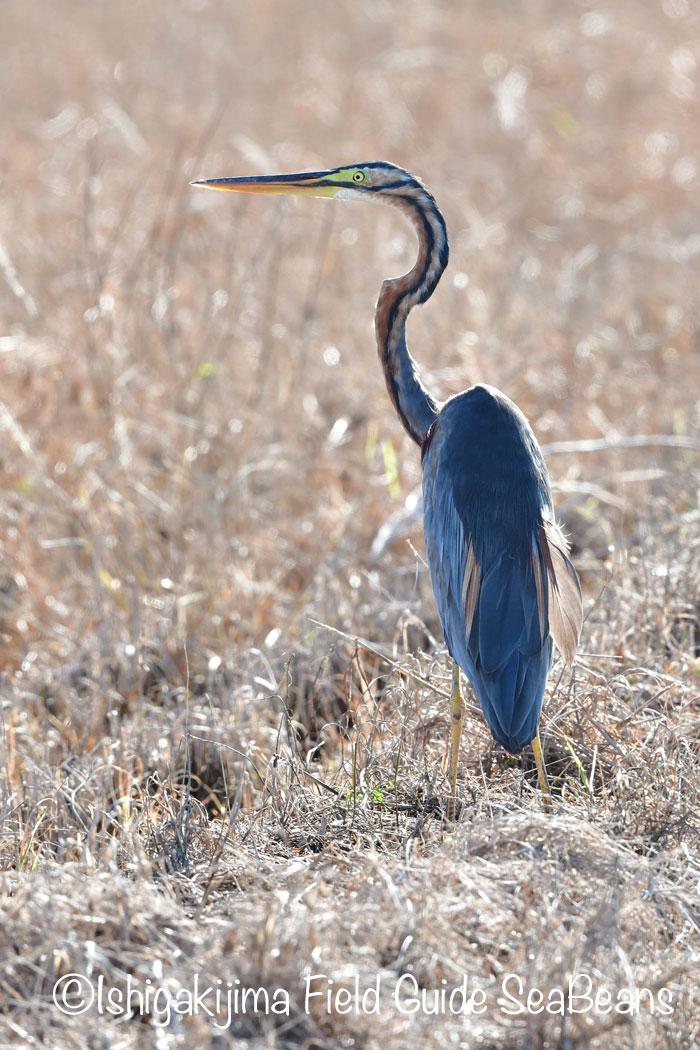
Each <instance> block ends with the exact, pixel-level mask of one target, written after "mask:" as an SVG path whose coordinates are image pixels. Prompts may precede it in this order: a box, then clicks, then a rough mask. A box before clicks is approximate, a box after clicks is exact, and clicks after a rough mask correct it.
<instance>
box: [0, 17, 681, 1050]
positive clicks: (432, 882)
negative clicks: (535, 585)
mask: <svg viewBox="0 0 700 1050" xmlns="http://www.w3.org/2000/svg"><path fill="white" fill-rule="evenodd" d="M251 11H252V8H250V9H248V7H247V6H246V5H233V4H230V5H229V4H225V3H224V2H223V0H210V2H209V3H206V2H202V3H195V2H189V0H188V2H181V3H176V4H175V5H173V4H169V5H165V4H161V3H152V4H150V5H146V6H144V5H143V4H136V3H135V2H134V0H124V2H123V3H120V4H116V5H105V4H98V3H88V2H87V0H83V2H82V3H77V4H72V5H60V4H53V5H50V4H48V3H39V4H35V5H26V4H25V5H22V6H20V5H3V8H2V10H0V38H1V39H2V40H3V41H4V42H5V45H6V46H5V49H4V51H5V55H4V58H3V61H2V63H0V92H1V93H2V98H3V102H4V105H3V114H4V118H5V134H4V145H5V149H4V161H3V164H2V170H1V172H0V183H1V186H2V195H1V199H0V316H1V317H2V331H0V442H1V444H0V457H1V463H2V485H1V491H0V518H1V521H2V532H1V536H2V540H1V544H0V638H1V640H2V646H1V648H0V683H1V690H2V691H1V695H0V699H1V702H2V712H1V717H2V721H1V723H0V863H1V864H2V869H3V876H2V893H3V922H2V927H1V929H0V966H1V978H0V1041H1V1045H3V1046H4V1045H9V1044H10V1043H12V1045H27V1046H51V1047H53V1046H57V1047H58V1046H60V1047H76V1048H78V1047H80V1048H82V1047H85V1046H94V1047H98V1046H99V1047H102V1046H104V1047H107V1046H113V1047H117V1046H118V1047H151V1046H153V1047H158V1048H162V1047H171V1046H175V1045H184V1046H201V1047H212V1048H214V1047H224V1046H234V1045H235V1046H238V1045H245V1046H250V1047H251V1048H253V1047H254V1048H262V1047H273V1046H274V1047H280V1048H282V1047H306V1048H307V1050H311V1048H317V1050H319V1048H321V1047H324V1048H325V1047H333V1048H340V1047H348V1046H355V1047H363V1048H368V1050H369V1048H382V1050H385V1048H396V1050H399V1048H400V1050H403V1048H404V1047H406V1046H407V1045H412V1046H428V1045H430V1046H440V1047H443V1046H444V1047H447V1046H450V1047H465V1048H467V1047H469V1048H471V1047H476V1046H480V1047H483V1048H496V1047H499V1048H506V1050H515V1048H532V1050H534V1048H543V1047H551V1048H554V1047H556V1048H562V1050H565V1048H566V1050H569V1048H577V1050H578V1048H579V1047H590V1048H592V1050H594V1048H595V1050H603V1048H605V1050H608V1048H610V1050H617V1048H629V1047H639V1048H644V1050H656V1048H661V1047H667V1046H669V1047H691V1046H696V1045H698V1043H699V1041H700V1009H699V1007H698V999H697V981H698V978H699V976H700V966H699V964H698V959H699V958H700V954H699V953H700V946H699V944H698V925H699V922H700V918H699V910H698V889H697V888H698V884H699V880H700V862H699V854H698V834H699V832H700V819H699V818H698V813H699V812H700V776H699V775H698V752H699V750H700V696H699V693H700V690H699V688H698V681H699V679H698V673H699V672H700V593H699V592H698V579H700V539H699V538H698V536H699V531H698V523H699V522H700V510H699V508H698V491H700V486H699V482H700V476H699V472H698V453H697V445H696V448H695V449H694V448H693V447H692V445H693V440H695V441H696V442H700V419H699V415H700V402H698V389H700V386H699V380H700V354H699V353H698V350H699V342H700V306H699V300H698V288H699V287H700V234H699V233H698V202H699V195H700V171H698V161H697V158H698V156H699V155H700V113H699V111H698V110H699V107H698V90H699V83H698V77H699V74H698V62H699V61H700V15H698V12H697V10H696V8H695V7H694V5H693V4H691V3H685V2H684V0H668V2H666V0H664V3H663V4H661V3H659V4H656V3H655V4H638V3H635V2H634V0H619V2H618V3H616V4H614V5H610V6H609V7H608V8H606V9H605V10H600V11H599V10H596V9H595V8H593V7H592V6H591V5H590V4H588V3H584V2H581V3H575V4H574V3H570V4H560V3H555V2H554V0H536V2H528V3H524V2H523V3H507V2H505V0H503V2H500V0H497V2H495V3H494V2H491V3H489V4H464V5H460V4H457V3H451V4H448V3H438V2H436V0H429V2H426V0H420V2H418V0H416V2H413V0H410V2H407V3H403V4H398V3H396V2H394V0H387V2H384V3H377V2H372V3H356V4H346V3H340V4H338V3H333V4H331V3H330V2H329V0H321V3H320V4H315V5H305V6H299V5H291V4H290V5H284V4H282V3H280V2H276V3H275V2H273V3H270V4H262V3H261V4H258V5H256V7H255V14H252V13H251ZM382 156H383V157H386V158H387V159H390V160H393V161H395V162H397V163H400V164H405V165H406V166H408V167H410V168H412V169H413V170H415V171H416V172H418V173H419V174H420V175H421V176H423V177H424V178H425V180H426V182H427V183H428V184H429V186H430V187H431V189H433V190H434V191H435V193H436V195H437V197H438V200H439V201H440V203H441V204H442V206H443V208H444V211H445V214H446V217H447V220H448V225H449V228H450V230H451V234H452V259H451V265H450V269H449V270H448V272H447V274H446V276H445V278H444V280H443V282H442V284H441V286H440V288H439V289H438V291H437V293H436V295H435V296H434V299H433V301H432V302H431V303H430V304H429V305H428V306H427V307H426V309H425V310H424V311H421V312H419V316H417V317H416V318H415V320H413V321H412V322H411V337H412V343H413V346H414V348H415V352H416V356H417V357H418V358H419V359H420V361H421V363H422V365H423V367H424V371H425V375H426V378H427V379H428V381H429V383H430V385H431V387H432V388H433V389H435V390H436V392H437V393H438V394H440V395H442V396H446V395H448V394H450V393H452V392H455V391H456V390H459V389H460V388H463V387H464V386H466V385H468V384H469V383H470V382H474V381H480V380H486V381H488V382H491V383H494V384H495V385H497V386H500V387H501V388H502V389H504V390H505V391H506V392H507V393H508V394H509V395H511V396H512V397H514V399H515V400H517V402H518V403H519V404H520V405H521V407H522V408H523V409H524V410H525V411H526V413H527V414H528V415H529V417H530V419H531V421H532V423H533V425H534V427H535V430H536V432H537V434H538V437H539V438H540V440H541V442H542V444H543V445H545V446H552V453H551V455H550V459H549V463H550V470H551V474H552V480H553V483H554V486H555V491H556V494H557V501H558V509H559V513H560V516H561V517H562V518H563V520H564V522H565V524H566V526H567V528H568V530H569V532H570V533H571V535H572V540H573V544H574V555H575V561H576V564H577V566H578V568H579V571H580V574H581V578H582V581H583V585H584V590H585V604H586V611H587V620H586V625H585V629H584V638H583V641H582V652H583V655H582V656H581V658H580V661H579V663H578V664H577V667H576V669H575V673H574V675H573V676H572V675H570V674H569V673H568V672H566V673H564V672H563V671H562V668H561V666H560V665H557V666H556V668H555V671H554V673H553V675H552V679H551V683H550V689H549V693H548V699H547V702H546V708H545V717H544V719H543V730H544V744H545V751H546V758H547V763H548V767H549V769H550V771H551V774H552V779H553V782H554V787H555V789H556V792H557V801H556V805H555V812H554V814H553V815H552V816H551V817H549V816H547V815H546V814H544V813H543V812H542V810H541V803H540V799H539V797H538V793H537V790H536V777H535V776H534V772H533V770H532V768H531V766H530V764H529V763H528V761H524V762H523V763H520V762H516V761H513V760H507V759H506V758H505V757H504V756H503V754H502V753H499V752H498V751H497V750H496V749H493V748H492V747H491V745H490V740H489V737H488V733H487V732H486V730H485V728H484V725H483V722H482V720H481V719H480V717H479V716H478V715H477V714H474V715H473V716H470V718H469V719H468V722H467V729H466V732H465V736H464V742H463V752H462V762H461V770H460V777H461V779H460V790H461V793H462V797H463V800H464V805H463V811H462V815H461V820H460V822H459V824H458V825H457V826H456V827H455V828H454V829H448V828H446V827H445V826H444V824H443V822H442V820H441V817H440V805H439V801H440V799H441V798H442V797H444V794H445V787H446V784H445V776H444V772H445V771H444V768H443V765H442V756H443V749H444V744H445V740H446V735H447V728H448V727H447V718H446V703H445V699H444V693H445V691H446V689H447V688H448V669H447V663H446V659H445V653H444V650H443V649H442V648H441V646H442V640H441V635H440V631H439V624H438V621H437V617H436V614H435V610H434V605H433V601H432V597H431V595H430V587H429V581H428V579H427V574H426V570H425V566H424V564H423V562H422V560H421V557H420V548H421V542H422V541H421V538H420V525H419V524H418V523H416V522H414V523H413V524H411V522H410V517H409V516H406V520H405V522H404V524H405V526H406V529H407V537H408V540H409V543H407V542H406V539H405V538H396V539H395V540H394V542H393V543H391V544H389V546H388V547H387V548H386V549H385V550H384V551H383V553H381V554H380V555H378V556H374V555H372V553H371V549H372V543H373V540H374V538H375V536H376V535H377V532H378V530H379V529H380V527H381V526H382V525H383V524H384V523H385V522H386V521H387V520H389V519H390V518H391V516H392V514H395V513H396V512H397V511H399V510H400V509H401V507H402V506H403V502H404V500H405V499H406V497H407V496H408V495H409V493H411V491H412V490H413V489H414V488H415V486H416V485H417V483H418V481H419V463H418V457H417V455H416V452H415V450H414V448H413V447H412V446H411V445H410V443H409V441H408V439H406V438H405V437H404V436H403V434H402V431H401V429H400V425H399V423H398V421H397V420H396V419H395V418H394V417H393V415H392V412H391V410H390V405H389V403H388V400H387V397H386V393H385V391H384V388H383V383H382V380H381V375H380V372H379V368H378V365H377V364H376V363H375V361H374V356H373V355H374V351H373V334H372V327H371V322H372V303H373V301H374V298H375V296H376V292H377V289H378V286H379V283H380V280H381V278H382V277H383V276H385V275H386V274H387V273H389V272H393V273H396V272H399V271H401V268H402V267H405V266H407V265H408V264H410V261H411V257H412V252H413V244H412V240H411V235H410V231H407V230H406V229H404V227H403V226H402V225H401V224H400V220H399V219H398V218H397V217H396V216H394V215H392V214H391V213H389V212H387V213H385V211H384V210H382V211H379V210H376V211H374V210H372V209H364V210H363V209H361V208H355V207H352V206H343V205H340V204H330V205H329V204H326V203H325V202H321V201H298V202H291V203H290V202H277V201H274V200H272V199H267V200H254V201H245V200H236V199H231V200H229V199H224V198H223V197H219V196H218V195H214V194H209V195H208V194H204V193H196V192H195V191H192V190H190V189H189V187H188V180H189V179H190V178H194V177H207V176H216V175H222V174H246V173H253V172H258V171H266V170H268V171H275V170H285V169H286V170H295V169H301V168H306V167H309V168H311V167H316V166H319V165H324V166H325V165H333V164H337V163H342V162H345V161H347V162H352V161H357V160H368V159H373V158H375V157H382ZM465 275H467V276H468V280H467V276H465ZM640 434H660V435H665V436H667V437H668V436H670V437H672V438H673V437H674V436H675V438H677V439H678V442H677V444H675V445H674V444H666V445H665V446H664V445H661V444H659V445H654V444H651V445H648V446H645V447H640V448H634V447H626V446H625V444H624V442H623V443H622V444H619V445H618V444H616V442H617V439H618V438H627V437H630V436H634V435H640ZM600 438H603V439H606V441H607V444H608V446H609V447H607V448H604V449H602V450H600V449H599V450H597V451H590V450H588V451H586V450H584V449H583V448H581V450H579V451H573V452H572V451H568V452H566V451H564V452H562V451H561V450H559V451H557V449H556V446H557V444H558V443H559V442H562V441H571V440H575V441H580V442H585V441H589V440H593V439H600ZM681 439H685V444H683V441H682V440H681ZM399 516H400V517H401V515H399ZM397 535H398V533H397ZM319 624H325V625H327V627H323V626H319ZM338 632H339V633H338ZM356 638H361V639H364V640H365V641H366V643H367V644H366V645H359V646H357V645H356V643H355V641H354V640H355V639H356ZM74 972H77V973H81V974H84V975H86V976H89V977H90V978H91V979H92V980H94V981H95V982H96V981H97V979H98V977H100V976H102V977H103V978H104V982H105V986H106V987H111V988H116V989H122V990H123V989H125V988H126V987H127V983H128V981H129V980H131V981H132V983H133V986H134V987H137V988H139V989H141V990H143V989H145V988H146V987H148V985H147V982H148V981H149V980H150V981H151V986H152V987H156V986H157V987H165V988H167V989H168V990H169V992H170V994H171V995H176V994H177V992H178V989H182V988H191V986H192V981H193V975H194V974H195V973H199V974H200V975H201V980H202V982H207V981H208V982H209V983H213V982H215V981H216V980H217V979H220V980H221V981H223V982H224V983H225V982H226V981H232V982H233V981H234V980H235V979H238V980H240V981H241V982H242V984H243V985H246V986H251V987H263V988H266V989H268V990H270V991H272V990H274V989H286V990H288V992H289V994H290V997H291V1007H290V1016H289V1017H286V1016H275V1015H269V1016H264V1015H262V1014H255V1013H250V1012H249V1013H246V1014H240V1015H239V1016H237V1017H234V1018H233V1020H232V1022H231V1024H230V1025H229V1026H228V1027H223V1028H221V1029H220V1030H219V1029H217V1028H216V1027H214V1026H213V1025H212V1023H211V1019H208V1018H207V1017H206V1016H205V1015H204V1013H203V1012H200V1014H199V1015H198V1016H196V1017H194V1018H173V1019H171V1023H170V1024H169V1025H165V1026H160V1027H159V1026H158V1025H157V1024H156V1020H157V1018H156V1016H155V1014H154V1013H153V1012H151V1014H150V1015H149V1016H147V1017H145V1018H136V1017H135V1018H132V1019H126V1018H124V1017H121V1018H115V1017H112V1016H109V1015H107V1014H104V1013H103V1014H101V1015H100V1014H98V1013H97V1011H96V1009H95V1008H92V1009H91V1010H89V1011H88V1012H87V1013H86V1014H85V1015H82V1016H80V1017H77V1018H71V1017H67V1016H65V1015H63V1014H62V1013H61V1012H59V1010H58V1009H57V1007H56V1006H55V1005H54V1004H53V1001H52V989H53V986H54V983H55V982H56V980H57V979H58V978H60V977H62V976H64V975H66V974H69V973H74ZM313 972H316V973H325V974H327V975H328V976H329V977H330V978H332V979H333V980H334V981H335V982H336V985H335V986H339V985H347V986H348V987H350V986H351V985H352V982H353V980H354V979H355V977H359V980H360V985H361V987H362V988H364V987H366V986H368V985H369V984H371V983H372V982H373V981H374V980H375V978H376V977H377V975H378V976H379V978H380V983H381V1003H380V1005H381V1009H380V1013H379V1015H378V1016H375V1015H369V1014H367V1013H363V1011H362V1010H360V1011H358V1012H355V1013H351V1014H349V1015H343V1014H341V1013H339V1012H338V1011H331V1012H330V1013H327V1012H326V1011H325V1009H324V1008H323V1007H324V1004H323V1003H322V1002H321V1000H320V999H315V1000H313V1002H312V1003H311V1005H310V1006H309V1008H308V1009H305V1004H304V1001H303V987H304V977H305V975H307V974H309V973H313ZM578 972H581V973H588V974H590V975H591V976H592V979H593V981H594V984H595V985H596V987H598V986H601V985H603V984H606V985H607V986H608V987H609V988H610V989H611V991H613V993H615V992H616V991H617V990H619V989H621V988H629V987H647V988H649V989H652V990H653V994H654V995H655V996H656V995H657V992H658V989H659V988H661V987H663V986H666V987H668V988H670V989H671V991H672V994H673V1007H674V1009H673V1012H672V1013H671V1014H670V1015H667V1016H665V1015H661V1014H659V1013H658V1012H654V1013H651V1012H650V1010H649V1009H648V1008H647V1005H646V1004H645V1005H644V1006H643V1007H642V1009H641V1012H640V1013H639V1015H637V1016H633V1017H629V1016H625V1015H624V1014H623V1015H616V1014H612V1015H611V1014H608V1015H604V1014H595V1013H588V1014H585V1015H579V1016H571V1015H569V1016H567V1017H565V1018H562V1017H561V1016H559V1015H557V1014H547V1013H540V1014H535V1013H532V1014H526V1015H524V1016H521V1017H512V1016H510V1015H508V1013H507V1012H506V1011H505V1010H504V1009H503V1002H502V1001H501V1002H500V1003H499V996H500V997H501V999H502V981H503V978H504V976H505V975H507V974H508V973H514V974H517V975H519V976H520V977H521V978H522V980H523V982H524V984H525V986H526V987H528V988H529V987H532V988H535V987H539V988H541V989H543V990H544V991H545V992H548V991H549V990H551V989H555V988H559V987H565V985H566V981H567V979H568V976H569V975H570V974H576V973H578ZM406 974H412V975H414V976H415V978H416V979H417V981H418V982H419V984H420V986H421V987H422V988H424V989H427V990H436V989H437V990H439V989H441V988H444V987H447V988H452V987H453V986H455V985H459V984H460V982H461V980H462V977H463V975H465V974H466V975H468V979H469V987H470V990H471V989H473V988H478V989H480V990H482V991H483V994H484V997H485V1004H486V1010H485V1013H484V1014H483V1015H482V1016H479V1017H467V1018H462V1017H455V1016H452V1015H450V1014H445V1013H443V1014H442V1015H440V1016H439V1017H438V1018H437V1019H436V1018H434V1017H431V1016H429V1015H428V1014H426V1013H423V1012H420V1013H419V1014H418V1015H417V1016H415V1017H408V1016H405V1015H403V1014H402V1013H401V1012H400V1011H399V1010H398V1008H397V1005H396V1003H395V1002H394V1001H393V998H392V996H393V993H394V990H395V988H396V986H397V983H398V982H399V981H400V979H401V977H402V975H406ZM441 982H445V984H443V983H441ZM657 1002H658V999H657ZM161 1006H162V1001H161Z"/></svg>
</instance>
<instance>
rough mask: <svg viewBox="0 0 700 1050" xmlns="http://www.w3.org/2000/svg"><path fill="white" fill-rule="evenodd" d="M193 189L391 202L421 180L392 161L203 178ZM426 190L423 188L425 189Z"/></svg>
mask: <svg viewBox="0 0 700 1050" xmlns="http://www.w3.org/2000/svg"><path fill="white" fill-rule="evenodd" d="M192 185H193V186H205V187H207V188H209V189H213V190H230V191H233V192H235V193H293V194H301V195H303V196H307V197H338V198H345V199H347V198H355V199H364V200H367V199H374V200H386V201H387V202H390V201H391V198H392V197H396V196H398V195H399V194H401V192H402V191H405V189H406V188H407V187H414V188H417V187H420V183H419V182H418V180H417V179H415V178H414V177H413V175H410V174H409V173H408V172H407V171H405V170H404V169H403V168H399V167H397V166H396V165H395V164H390V163H389V162H388V161H377V160H375V161H370V162H369V163H367V164H354V165H352V166H351V167H344V168H330V169H329V170H328V171H309V172H303V173H301V174H296V175H253V176H244V177H243V178H233V179H200V180H198V181H197V182H193V183H192ZM421 188H422V187H421Z"/></svg>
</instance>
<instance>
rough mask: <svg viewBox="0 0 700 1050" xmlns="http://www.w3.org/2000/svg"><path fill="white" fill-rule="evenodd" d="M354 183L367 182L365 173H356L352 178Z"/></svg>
mask: <svg viewBox="0 0 700 1050" xmlns="http://www.w3.org/2000/svg"><path fill="white" fill-rule="evenodd" d="M352 181H353V182H364V181H365V173H364V171H356V172H355V174H354V175H353V177H352Z"/></svg>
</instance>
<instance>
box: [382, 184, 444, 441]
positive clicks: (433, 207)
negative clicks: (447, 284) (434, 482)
mask: <svg viewBox="0 0 700 1050" xmlns="http://www.w3.org/2000/svg"><path fill="white" fill-rule="evenodd" d="M390 203H392V204H393V205H394V206H395V207H397V208H399V210H400V211H402V212H403V214H404V215H405V216H406V217H407V218H408V219H410V220H411V222H412V223H413V225H414V227H415V229H416V233H417V234H418V258H417V259H416V262H415V265H414V266H413V268H412V269H411V270H409V272H408V273H406V274H404V275H403V277H397V278H392V279H389V280H387V281H384V284H383V285H382V288H381V291H380V293H379V299H378V300H377V309H376V312H375V315H374V326H375V329H376V333H377V349H378V351H379V359H380V361H381V362H382V367H383V369H384V377H385V379H386V385H387V390H388V391H389V397H390V398H391V400H392V401H393V403H394V407H395V408H396V411H397V412H398V415H399V419H400V420H401V422H402V423H403V425H404V427H405V428H406V430H407V431H408V433H409V434H410V435H411V437H412V438H413V440H414V441H416V442H417V443H418V444H419V445H422V444H423V442H424V441H425V439H426V436H427V434H428V431H429V429H430V427H431V425H432V423H433V422H434V420H435V417H436V416H437V413H438V410H439V407H440V406H439V403H438V402H436V401H435V400H434V399H433V398H432V397H431V395H430V394H429V393H428V391H427V390H426V389H425V387H424V386H423V383H422V381H421V377H420V373H419V371H418V368H417V366H416V363H415V361H414V360H413V358H412V357H411V355H410V353H409V352H408V347H407V346H406V320H407V318H408V315H409V312H410V311H411V310H412V309H413V307H414V306H416V305H418V304H419V303H424V302H425V301H426V299H428V298H430V296H431V295H432V294H433V292H434V290H435V287H436V285H437V283H438V281H439V280H440V277H441V275H442V272H443V270H444V269H445V267H446V266H447V258H448V244H447V228H446V226H445V220H444V219H443V217H442V215H441V213H440V210H439V208H438V206H437V204H436V203H435V200H434V199H433V197H432V195H431V194H430V193H428V191H427V190H425V189H424V188H423V187H420V188H419V187H416V188H415V189H412V188H411V189H409V188H408V187H407V189H406V192H405V194H402V195H401V196H397V197H394V198H392V199H391V201H390Z"/></svg>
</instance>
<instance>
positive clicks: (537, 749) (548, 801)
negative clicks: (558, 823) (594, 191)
mask: <svg viewBox="0 0 700 1050" xmlns="http://www.w3.org/2000/svg"><path fill="white" fill-rule="evenodd" d="M532 750H533V751H534V753H535V764H536V766H537V776H538V778H539V781H540V787H541V789H542V798H543V800H544V808H545V809H546V810H547V812H548V813H549V812H550V811H551V809H552V796H551V794H550V792H549V781H548V780H547V771H546V769H545V768H544V759H543V758H542V745H541V743H540V734H539V730H538V731H537V735H536V736H535V739H534V740H533V741H532Z"/></svg>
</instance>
